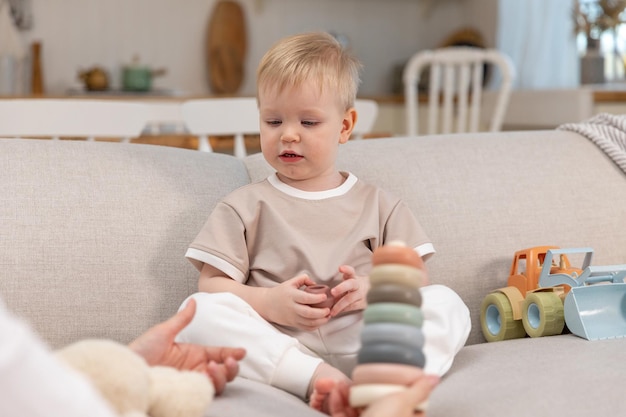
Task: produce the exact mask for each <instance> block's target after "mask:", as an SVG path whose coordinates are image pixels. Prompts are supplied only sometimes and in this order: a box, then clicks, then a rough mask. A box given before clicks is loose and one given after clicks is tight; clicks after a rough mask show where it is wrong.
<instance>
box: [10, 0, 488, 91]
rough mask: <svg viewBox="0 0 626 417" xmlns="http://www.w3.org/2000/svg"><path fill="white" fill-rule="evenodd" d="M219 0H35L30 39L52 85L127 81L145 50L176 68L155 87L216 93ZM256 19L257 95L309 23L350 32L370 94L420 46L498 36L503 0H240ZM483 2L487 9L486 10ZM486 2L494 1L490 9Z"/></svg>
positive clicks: (249, 78) (250, 65)
mask: <svg viewBox="0 0 626 417" xmlns="http://www.w3.org/2000/svg"><path fill="white" fill-rule="evenodd" d="M214 2H215V0H31V4H32V12H33V21H34V24H33V27H32V29H30V30H27V31H24V32H21V33H22V35H23V38H24V42H25V43H26V44H29V43H30V42H31V41H33V40H41V42H42V45H43V70H44V80H45V86H46V92H47V93H49V94H64V93H65V92H66V91H67V89H68V88H71V87H76V86H79V85H80V82H79V81H78V79H77V73H78V71H79V70H80V69H86V68H88V67H91V66H93V65H99V66H103V67H105V68H106V69H107V70H108V71H109V73H110V75H111V77H112V82H113V85H114V86H119V75H120V71H121V67H122V66H123V65H125V64H128V63H130V61H131V59H132V57H133V55H134V54H139V55H140V57H141V61H142V63H143V64H146V65H149V66H151V67H154V68H160V67H165V68H167V75H165V76H163V77H158V78H156V79H155V85H154V86H155V88H166V89H174V90H178V91H180V92H181V93H183V94H190V95H201V94H207V93H210V90H209V88H208V83H207V81H206V78H207V77H206V65H205V57H204V38H205V31H206V27H207V23H208V21H209V16H210V12H211V10H212V7H213V4H214ZM240 3H241V4H242V5H243V7H244V9H245V13H246V18H247V23H248V46H249V50H248V56H247V58H248V59H247V63H246V78H245V82H244V85H243V87H242V89H241V91H240V93H241V94H254V90H255V81H254V71H255V69H256V65H257V63H258V61H259V59H260V58H261V56H262V55H263V53H264V52H265V51H266V50H267V48H269V46H270V45H271V44H272V43H273V42H275V41H276V40H278V39H279V38H281V37H283V36H285V35H289V34H293V33H297V32H302V31H307V30H318V29H319V30H328V31H335V32H339V33H342V34H345V35H347V36H348V37H349V38H350V39H351V44H352V47H353V48H354V50H355V52H356V54H357V55H358V56H359V58H360V59H361V60H362V61H363V63H364V67H365V70H364V74H363V84H362V87H361V94H362V95H380V94H386V93H389V92H390V91H391V85H392V81H391V74H392V69H393V66H394V65H395V64H398V63H401V62H403V61H405V60H406V59H408V57H409V56H410V55H411V54H412V53H413V52H415V51H417V50H419V49H423V48H427V47H433V46H437V44H438V43H439V42H440V41H442V40H443V39H444V38H445V37H446V36H447V35H448V34H449V33H451V32H452V31H454V30H456V29H458V28H460V27H464V26H468V25H474V26H476V27H478V28H479V29H481V30H482V31H483V32H484V35H485V37H486V38H487V39H488V41H489V42H490V43H491V44H493V41H492V40H493V33H494V32H495V21H494V19H495V16H496V11H495V10H492V9H494V8H495V4H496V0H434V1H433V3H434V4H436V6H435V7H434V8H433V9H432V10H431V13H429V14H427V15H425V13H424V5H425V2H424V0H240ZM477 8H478V9H477ZM480 9H483V10H485V9H486V10H485V12H481V11H480Z"/></svg>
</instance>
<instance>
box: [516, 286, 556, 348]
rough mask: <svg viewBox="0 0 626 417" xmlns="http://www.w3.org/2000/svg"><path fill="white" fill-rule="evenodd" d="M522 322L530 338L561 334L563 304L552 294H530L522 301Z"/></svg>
mask: <svg viewBox="0 0 626 417" xmlns="http://www.w3.org/2000/svg"><path fill="white" fill-rule="evenodd" d="M522 322H523V323H524V329H526V333H528V335H529V336H530V337H541V336H553V335H555V334H561V333H563V327H564V326H565V318H564V317H563V302H562V301H561V299H560V298H559V296H558V295H556V294H555V293H553V292H535V293H530V294H528V296H527V297H526V299H525V300H524V310H523V311H522Z"/></svg>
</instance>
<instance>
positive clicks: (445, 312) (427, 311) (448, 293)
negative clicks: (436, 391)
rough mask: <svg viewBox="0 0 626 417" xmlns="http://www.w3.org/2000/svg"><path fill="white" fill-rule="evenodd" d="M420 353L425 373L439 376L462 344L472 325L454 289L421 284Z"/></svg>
mask: <svg viewBox="0 0 626 417" xmlns="http://www.w3.org/2000/svg"><path fill="white" fill-rule="evenodd" d="M421 292H422V312H423V314H424V325H423V327H422V330H423V332H424V337H425V339H426V340H425V342H424V355H425V356H426V366H425V367H424V371H425V372H426V373H428V374H435V375H439V376H442V375H444V374H445V373H446V372H448V370H449V369H450V367H451V366H452V362H453V361H454V357H455V356H456V354H457V353H458V352H459V351H460V350H461V348H462V347H463V346H464V345H465V342H466V341H467V338H468V336H469V332H470V329H471V328H472V324H471V320H470V313H469V309H468V308H467V306H466V305H465V303H464V302H463V300H462V299H461V297H459V295H458V294H457V293H455V292H454V291H452V290H451V289H450V288H448V287H445V286H443V285H426V286H424V287H422V288H421Z"/></svg>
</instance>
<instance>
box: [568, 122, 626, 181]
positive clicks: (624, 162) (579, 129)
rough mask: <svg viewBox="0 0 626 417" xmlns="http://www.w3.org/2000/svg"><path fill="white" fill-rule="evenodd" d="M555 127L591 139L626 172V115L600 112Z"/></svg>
mask: <svg viewBox="0 0 626 417" xmlns="http://www.w3.org/2000/svg"><path fill="white" fill-rule="evenodd" d="M557 129H559V130H569V131H572V132H576V133H579V134H581V135H582V136H584V137H586V138H587V139H589V140H591V141H592V142H593V143H595V144H596V145H597V146H598V147H599V148H600V149H602V150H603V151H604V152H605V153H606V154H607V155H608V156H609V158H611V159H612V160H613V162H615V163H616V164H617V166H619V167H620V168H621V169H622V171H624V173H626V115H621V114H620V115H617V114H608V113H600V114H597V115H595V116H593V117H592V118H590V119H588V120H585V121H584V122H581V123H567V124H564V125H561V126H559V127H558V128H557Z"/></svg>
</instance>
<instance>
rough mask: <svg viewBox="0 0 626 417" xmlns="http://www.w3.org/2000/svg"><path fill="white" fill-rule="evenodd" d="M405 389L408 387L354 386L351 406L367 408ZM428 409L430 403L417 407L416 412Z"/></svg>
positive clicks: (382, 385)
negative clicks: (380, 399)
mask: <svg viewBox="0 0 626 417" xmlns="http://www.w3.org/2000/svg"><path fill="white" fill-rule="evenodd" d="M405 389H406V387H403V386H402V385H395V384H364V385H354V386H352V387H351V388H350V396H349V401H350V405H351V406H352V407H355V408H359V407H367V406H368V405H370V404H371V403H373V402H374V401H376V400H378V399H379V398H382V397H384V396H387V395H389V394H394V393H396V392H401V391H404V390H405ZM427 408H428V401H424V402H423V403H421V404H418V405H417V406H416V407H415V411H426V409H427Z"/></svg>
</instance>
